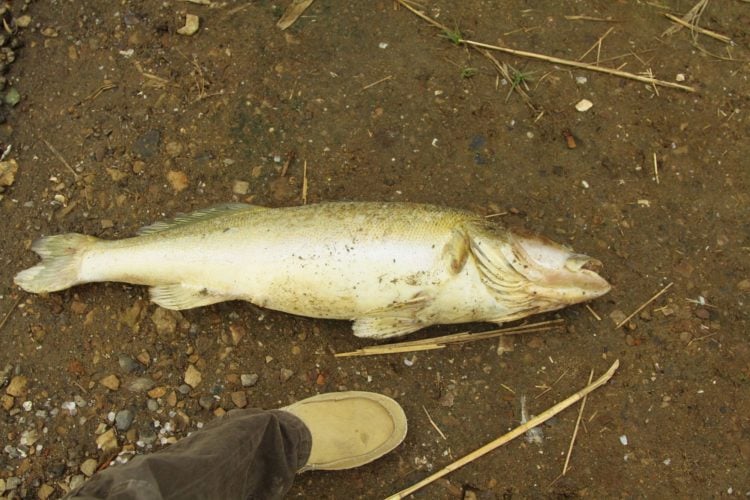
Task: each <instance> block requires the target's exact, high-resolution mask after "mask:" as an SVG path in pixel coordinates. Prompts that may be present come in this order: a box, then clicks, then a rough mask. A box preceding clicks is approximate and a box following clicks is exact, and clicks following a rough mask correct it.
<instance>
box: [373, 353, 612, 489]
mask: <svg viewBox="0 0 750 500" xmlns="http://www.w3.org/2000/svg"><path fill="white" fill-rule="evenodd" d="M619 366H620V361H619V360H616V361H615V362H614V363H612V366H611V367H610V368H609V370H607V371H606V372H605V373H604V375H602V376H601V377H599V378H598V379H596V381H595V382H594V383H592V384H589V385H587V386H586V387H584V388H583V389H581V390H580V391H578V392H576V393H575V394H573V395H571V396H569V397H568V398H566V399H564V400H563V401H561V402H559V403H557V404H556V405H554V406H553V407H551V408H549V409H547V410H546V411H544V412H542V413H541V414H539V415H537V416H536V417H534V418H532V419H530V420H529V421H528V422H526V423H525V424H521V425H519V426H518V427H516V428H515V429H513V430H512V431H510V432H508V433H507V434H503V435H502V436H500V437H499V438H497V439H495V440H494V441H491V442H489V443H487V444H486V445H484V446H482V447H481V448H479V449H477V450H475V451H473V452H471V453H469V454H468V455H466V456H464V457H462V458H460V459H458V460H456V461H455V462H453V463H452V464H449V465H447V466H446V467H444V468H442V469H440V470H439V471H437V472H436V473H434V474H432V475H431V476H429V477H427V478H425V479H423V480H422V481H420V482H418V483H416V484H414V485H412V486H410V487H408V488H406V489H404V490H401V491H399V492H398V493H395V494H393V495H391V496H389V497H388V499H387V500H394V499H400V498H405V497H407V496H408V495H411V494H412V493H414V492H415V491H417V490H419V489H421V488H423V487H425V486H427V485H428V484H430V483H432V482H433V481H435V480H436V479H440V478H441V477H443V476H445V475H447V474H449V473H451V472H453V471H454V470H457V469H459V468H461V467H463V466H464V465H466V464H468V463H470V462H473V461H474V460H476V459H477V458H479V457H482V456H484V455H486V454H487V453H489V452H491V451H492V450H494V449H496V448H499V447H500V446H502V445H504V444H505V443H507V442H509V441H511V440H513V439H515V438H517V437H518V436H522V435H523V434H525V433H526V432H527V431H528V430H529V429H533V428H534V427H536V426H538V425H540V424H542V423H544V422H546V421H547V420H549V419H550V418H552V417H554V416H555V415H557V414H558V413H560V412H561V411H563V410H565V409H566V408H568V407H569V406H571V405H573V404H575V403H577V402H578V401H580V400H581V399H583V398H584V397H586V395H588V394H589V393H591V392H593V391H595V390H596V389H598V388H599V387H601V386H603V385H604V384H606V383H607V382H608V381H609V379H611V378H612V376H613V375H614V374H615V371H616V370H617V367H619Z"/></svg>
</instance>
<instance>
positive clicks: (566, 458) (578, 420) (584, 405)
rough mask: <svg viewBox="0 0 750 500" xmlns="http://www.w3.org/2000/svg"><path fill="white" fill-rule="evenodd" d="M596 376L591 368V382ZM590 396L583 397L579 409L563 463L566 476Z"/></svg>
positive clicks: (563, 471) (563, 472) (563, 473)
mask: <svg viewBox="0 0 750 500" xmlns="http://www.w3.org/2000/svg"><path fill="white" fill-rule="evenodd" d="M593 378H594V370H591V373H590V374H589V382H588V383H589V384H591V380H593ZM587 398H588V394H587V395H586V396H584V397H583V401H581V409H580V410H578V418H577V419H576V426H575V427H574V428H573V436H572V437H571V438H570V447H569V448H568V454H567V455H566V456H565V465H563V470H562V475H563V476H564V475H565V473H566V472H568V463H569V462H570V455H571V454H572V453H573V445H574V444H575V442H576V435H577V434H578V426H579V425H581V417H582V416H583V409H584V408H585V407H586V399H587Z"/></svg>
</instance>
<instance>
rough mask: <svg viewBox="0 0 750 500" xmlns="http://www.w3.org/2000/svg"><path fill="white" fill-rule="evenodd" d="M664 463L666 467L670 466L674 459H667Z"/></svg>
mask: <svg viewBox="0 0 750 500" xmlns="http://www.w3.org/2000/svg"><path fill="white" fill-rule="evenodd" d="M662 463H663V464H664V465H669V464H671V463H672V459H671V458H666V459H664V461H663V462H662Z"/></svg>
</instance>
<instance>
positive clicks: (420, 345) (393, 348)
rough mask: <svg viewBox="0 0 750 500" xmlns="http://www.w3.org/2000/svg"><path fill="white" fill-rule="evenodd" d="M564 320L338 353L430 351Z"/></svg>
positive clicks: (555, 324) (341, 355)
mask: <svg viewBox="0 0 750 500" xmlns="http://www.w3.org/2000/svg"><path fill="white" fill-rule="evenodd" d="M563 324H564V321H563V320H561V319H556V320H551V321H542V322H539V323H530V324H528V325H520V326H513V327H509V328H499V329H496V330H489V331H486V332H480V333H470V332H461V333H454V334H451V335H443V336H441V337H432V338H428V339H422V340H411V341H407V342H397V343H395V344H384V345H375V346H368V347H363V348H362V349H357V350H356V351H352V352H341V353H337V354H336V355H335V357H337V358H347V357H353V356H373V355H377V354H395V353H402V352H411V351H428V350H432V349H442V348H443V347H445V346H446V345H449V344H457V343H463V342H473V341H477V340H485V339H491V338H495V337H500V336H502V335H519V334H522V333H532V332H543V331H547V330H552V329H555V328H559V327H561V326H563Z"/></svg>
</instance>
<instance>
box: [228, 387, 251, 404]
mask: <svg viewBox="0 0 750 500" xmlns="http://www.w3.org/2000/svg"><path fill="white" fill-rule="evenodd" d="M229 396H230V397H231V399H232V403H234V406H236V407H237V408H244V407H246V406H247V394H245V391H234V392H233V393H231V394H230V395H229Z"/></svg>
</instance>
